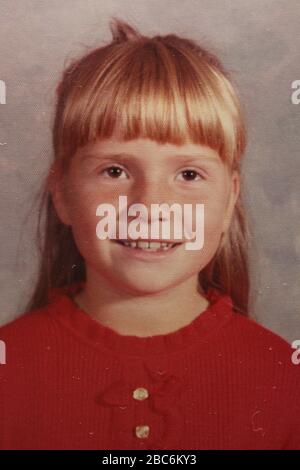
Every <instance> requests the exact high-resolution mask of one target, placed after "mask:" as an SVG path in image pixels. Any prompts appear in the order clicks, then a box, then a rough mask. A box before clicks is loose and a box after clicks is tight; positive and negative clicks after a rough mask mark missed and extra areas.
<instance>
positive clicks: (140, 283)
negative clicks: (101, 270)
mask: <svg viewBox="0 0 300 470" xmlns="http://www.w3.org/2000/svg"><path fill="white" fill-rule="evenodd" d="M179 283H180V281H179V282H178V283H175V282H174V281H173V282H170V281H169V282H168V281H167V280H165V281H164V280H162V279H160V280H159V281H158V282H153V277H152V279H149V281H148V282H147V279H145V278H144V279H139V280H138V279H135V280H132V281H131V282H130V281H128V279H127V280H126V281H123V282H122V281H119V282H118V283H116V284H114V285H118V287H119V289H121V290H123V291H126V292H128V293H130V294H132V295H137V296H141V295H156V294H160V293H161V292H164V291H167V290H169V289H172V288H174V287H175V286H176V285H177V284H179Z"/></svg>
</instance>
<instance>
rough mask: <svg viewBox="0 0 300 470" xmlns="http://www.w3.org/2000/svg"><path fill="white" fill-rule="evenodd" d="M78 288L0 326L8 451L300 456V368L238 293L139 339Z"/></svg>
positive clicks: (214, 299) (2, 444)
mask: <svg viewBox="0 0 300 470" xmlns="http://www.w3.org/2000/svg"><path fill="white" fill-rule="evenodd" d="M81 286H82V283H78V284H73V286H72V287H71V288H69V293H68V292H67V289H63V288H61V289H54V290H53V291H51V301H50V303H49V304H48V305H47V307H43V308H41V309H38V310H34V311H32V312H29V313H26V314H24V315H22V316H21V317H19V318H18V319H16V320H14V321H12V322H10V323H9V324H7V325H5V326H3V327H2V328H1V329H0V339H1V340H3V341H5V343H6V362H7V363H6V364H2V365H0V427H1V429H0V448H1V449H105V450H108V449H109V450H114V449H122V450H123V449H132V450H134V449H147V450H151V449H155V450H156V449H193V450H195V449H300V406H299V405H300V402H299V401H300V365H299V366H296V365H293V363H292V361H291V355H292V352H293V350H292V348H291V347H290V345H289V344H288V343H287V342H286V341H284V340H283V339H281V338H280V337H279V336H277V335H276V334H274V333H272V332H271V331H269V330H267V329H266V328H263V327H262V326H260V325H258V324H257V323H256V322H254V321H253V320H250V319H248V318H246V317H243V316H241V315H240V314H239V313H236V312H235V311H234V310H233V308H232V301H231V299H230V297H229V296H227V295H224V294H221V293H220V292H218V291H217V290H215V289H211V290H210V291H209V292H208V294H207V299H208V300H209V303H210V305H209V307H208V308H207V309H206V310H205V311H204V312H202V313H200V314H199V315H198V316H197V317H196V318H195V319H194V320H193V321H192V322H191V323H189V324H188V325H186V326H184V327H183V328H180V329H179V330H177V331H175V332H172V333H168V334H166V335H157V336H151V337H143V338H142V337H137V336H125V335H120V334H119V333H117V332H116V331H115V330H112V329H110V328H109V327H106V326H103V325H101V324H100V323H99V322H97V321H96V320H94V319H92V318H91V317H90V316H89V315H88V314H87V313H86V312H84V311H83V310H81V309H80V308H79V307H78V306H77V305H76V304H75V302H74V301H73V300H72V298H71V295H72V293H74V292H76V290H77V289H78V288H79V287H81ZM69 294H71V295H69Z"/></svg>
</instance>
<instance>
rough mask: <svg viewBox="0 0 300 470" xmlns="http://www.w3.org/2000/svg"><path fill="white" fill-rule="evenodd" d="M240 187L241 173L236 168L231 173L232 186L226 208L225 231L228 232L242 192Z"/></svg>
mask: <svg viewBox="0 0 300 470" xmlns="http://www.w3.org/2000/svg"><path fill="white" fill-rule="evenodd" d="M240 189H241V183H240V175H239V173H238V172H237V171H236V170H234V171H233V172H232V174H231V175H230V188H229V194H228V198H227V205H226V209H225V216H224V220H223V233H226V232H227V230H228V229H229V227H230V222H231V219H232V215H233V212H234V207H235V205H236V202H237V199H238V197H239V194H240Z"/></svg>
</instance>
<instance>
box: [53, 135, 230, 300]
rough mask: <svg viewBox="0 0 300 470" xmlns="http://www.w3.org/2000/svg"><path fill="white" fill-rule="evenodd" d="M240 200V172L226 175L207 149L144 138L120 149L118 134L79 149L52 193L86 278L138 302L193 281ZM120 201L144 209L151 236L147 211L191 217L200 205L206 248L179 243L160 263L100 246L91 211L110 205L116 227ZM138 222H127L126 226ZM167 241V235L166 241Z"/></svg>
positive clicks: (109, 243)
mask: <svg viewBox="0 0 300 470" xmlns="http://www.w3.org/2000/svg"><path fill="white" fill-rule="evenodd" d="M238 194H239V176H238V173H237V172H234V173H232V174H230V173H229V171H228V170H227V167H226V166H225V165H224V164H223V162H222V160H221V159H220V157H219V155H218V154H217V153H216V152H215V151H214V150H212V149H211V148H209V147H206V146H202V145H196V144H193V143H190V142H188V143H186V144H185V145H181V146H177V145H173V144H158V143H156V142H155V141H152V140H150V139H142V138H139V139H134V140H131V141H127V142H125V141H123V140H120V139H119V138H118V136H117V135H114V136H113V137H112V138H110V139H107V140H102V141H98V142H96V143H90V144H88V145H86V146H85V147H82V148H80V149H79V150H78V151H77V153H76V154H75V155H74V157H73V158H72V162H71V165H70V169H69V171H68V173H67V174H66V175H65V178H64V184H62V182H60V183H59V182H58V184H56V185H54V189H53V190H52V196H53V201H54V204H55V207H56V210H57V213H58V215H59V217H60V219H61V221H62V222H63V223H65V224H67V225H71V226H72V231H73V235H74V239H75V242H76V244H77V247H78V249H79V251H80V252H81V254H82V256H83V258H84V260H85V263H86V270H87V276H88V278H89V276H96V278H97V280H99V281H101V279H102V280H105V281H106V282H108V283H109V284H110V285H111V286H113V287H114V288H116V289H118V290H123V291H127V292H130V293H132V294H137V295H138V294H140V295H141V294H151V293H152V294H155V293H158V292H162V291H164V290H166V289H171V288H172V287H175V286H177V285H178V284H180V283H183V282H185V281H187V280H188V279H190V278H192V277H194V278H195V282H196V279H197V277H198V273H199V272H200V271H201V270H202V269H203V268H204V267H205V266H206V265H207V264H208V263H209V261H210V260H211V259H212V258H213V256H214V254H215V252H216V250H217V248H218V246H219V243H220V238H221V235H222V232H223V231H225V230H226V229H227V228H228V226H229V223H230V218H231V216H232V213H233V209H234V205H235V202H236V200H237V197H238ZM119 196H127V206H128V208H129V207H130V206H131V205H132V204H134V203H141V204H143V205H144V206H146V208H147V209H148V214H149V221H148V223H149V229H150V222H151V217H150V214H151V204H161V203H167V204H168V205H169V206H172V204H174V203H177V204H179V205H180V206H181V207H182V208H183V207H184V204H189V205H192V207H193V214H195V212H194V208H195V205H196V204H204V246H203V248H202V249H200V250H187V249H185V244H184V243H181V244H178V245H177V246H176V247H175V248H172V249H171V250H170V251H164V252H163V256H157V255H155V254H154V255H153V254H152V255H151V254H148V253H145V252H142V250H140V249H138V248H137V249H136V248H128V247H125V246H124V245H122V244H120V243H118V242H116V241H114V240H110V239H106V240H100V239H99V238H98V237H97V235H96V226H97V224H98V222H99V220H100V219H101V218H100V217H99V216H97V215H96V208H97V207H98V206H99V204H101V203H109V204H111V205H113V206H114V207H115V209H116V214H117V221H118V208H119ZM135 218H136V216H131V217H128V219H127V220H128V224H130V222H131V221H132V220H133V219H135ZM171 220H172V219H171ZM193 229H195V225H193ZM172 235H173V234H172V230H171V237H170V238H169V240H172ZM117 236H118V235H117ZM127 238H130V237H129V236H127ZM148 238H151V232H150V230H149V237H148ZM173 240H174V236H173ZM175 241H176V242H178V240H175ZM137 252H138V253H137ZM141 253H142V256H140V254H141ZM195 285H196V284H195Z"/></svg>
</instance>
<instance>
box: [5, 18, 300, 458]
mask: <svg viewBox="0 0 300 470" xmlns="http://www.w3.org/2000/svg"><path fill="white" fill-rule="evenodd" d="M111 30H112V34H113V40H112V42H111V43H110V44H108V45H106V46H104V47H100V48H98V49H96V50H93V51H91V52H90V53H88V54H87V55H85V56H84V57H82V58H80V59H79V60H77V61H74V62H73V63H72V64H71V65H70V66H69V67H68V68H67V69H66V70H65V72H64V74H63V77H62V80H61V82H60V84H59V86H58V88H57V104H56V113H55V119H54V126H53V145H54V154H55V160H54V162H53V165H52V166H51V170H50V172H49V177H48V178H47V181H46V185H45V192H44V197H43V205H42V209H43V208H46V218H45V220H43V224H42V223H41V226H42V227H43V230H44V235H45V236H44V238H42V242H43V245H42V260H41V268H40V274H39V278H38V282H37V285H36V288H35V290H34V292H33V296H32V299H31V301H30V302H29V304H28V307H27V309H26V311H27V313H26V314H25V315H22V316H21V317H19V318H18V319H16V320H14V321H12V322H10V323H9V324H7V325H5V326H3V327H2V328H1V329H0V338H1V340H2V341H4V342H5V346H6V364H2V365H1V366H0V423H1V425H0V426H1V433H0V447H1V448H2V449H147V450H148V449H293V448H294V449H299V448H300V406H299V396H300V366H299V367H297V366H296V365H294V364H293V362H292V360H291V356H292V352H293V351H292V349H291V347H290V346H289V344H288V343H286V342H285V341H284V340H283V339H281V338H280V337H278V336H277V335H275V334H274V333H272V332H270V331H269V330H267V329H265V328H263V327H262V326H259V325H258V324H257V323H256V322H254V320H250V319H249V318H248V317H247V315H248V300H249V299H248V297H249V278H248V259H247V243H248V238H249V230H248V228H247V224H246V220H245V213H244V209H243V204H242V199H241V173H240V165H241V157H242V155H243V153H244V150H245V140H246V139H245V129H244V124H243V118H242V113H241V109H240V105H239V100H238V97H237V94H236V92H235V90H234V88H233V85H232V84H231V82H230V80H229V77H228V74H227V72H226V71H225V70H224V68H223V66H222V65H221V63H220V61H219V60H218V59H217V58H216V57H215V56H214V55H213V54H211V53H210V52H208V51H207V50H205V49H204V48H202V47H200V46H199V45H198V44H196V43H195V42H194V41H192V40H189V39H186V38H180V37H178V36H176V35H174V34H170V35H167V36H155V37H152V38H149V37H145V36H143V35H141V34H139V33H138V32H137V31H136V30H134V29H133V28H132V27H131V26H129V25H128V24H126V23H124V22H122V21H120V20H117V19H114V21H112V23H111ZM119 196H126V197H127V200H128V206H129V207H130V206H131V205H133V204H136V203H139V204H143V205H144V206H145V207H146V208H147V209H150V208H151V207H152V204H161V203H167V204H169V205H170V206H171V205H172V204H174V203H175V204H179V206H180V207H183V206H184V205H185V204H192V205H194V206H195V204H198V203H200V204H203V205H204V245H203V247H202V248H201V249H198V250H187V249H186V238H185V237H182V239H180V240H178V239H175V238H174V235H173V234H172V235H170V236H169V237H167V238H166V237H160V238H159V240H156V242H155V240H153V237H152V238H151V236H150V235H149V236H148V237H147V238H146V240H145V239H143V240H142V237H139V238H140V239H139V240H138V241H137V242H136V241H135V238H134V237H132V236H130V234H127V235H126V237H123V238H122V239H120V238H119V239H113V238H106V239H99V237H97V235H96V227H97V224H98V222H99V216H98V215H97V207H98V206H99V204H101V203H105V204H110V205H111V207H113V208H115V209H116V214H117V218H118V219H119V218H120V216H121V214H120V209H119V206H118V202H119ZM41 214H43V212H41ZM130 214H131V216H132V212H131V213H130V211H128V214H126V215H127V216H128V221H130V219H131V221H132V220H133V217H130ZM41 220H42V217H41V218H40V221H41ZM159 222H161V217H160V219H159ZM144 223H145V221H144ZM146 223H147V224H149V226H150V224H151V223H152V221H150V220H147V221H146Z"/></svg>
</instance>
